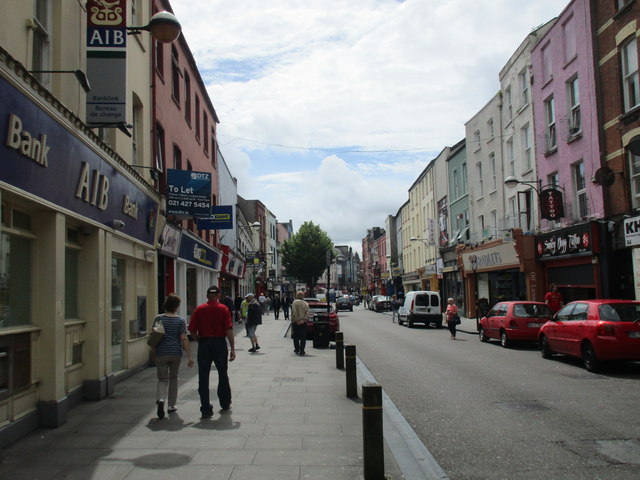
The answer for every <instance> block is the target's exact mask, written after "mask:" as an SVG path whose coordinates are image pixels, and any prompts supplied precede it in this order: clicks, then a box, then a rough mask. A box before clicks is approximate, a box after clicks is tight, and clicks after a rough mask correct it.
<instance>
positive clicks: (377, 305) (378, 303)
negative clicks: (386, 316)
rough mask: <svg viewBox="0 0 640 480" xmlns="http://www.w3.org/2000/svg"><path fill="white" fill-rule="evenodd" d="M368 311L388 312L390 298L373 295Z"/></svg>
mask: <svg viewBox="0 0 640 480" xmlns="http://www.w3.org/2000/svg"><path fill="white" fill-rule="evenodd" d="M369 310H373V311H374V312H382V311H387V312H388V311H390V310H391V297H387V296H386V295H374V296H373V298H372V299H371V303H370V305H369Z"/></svg>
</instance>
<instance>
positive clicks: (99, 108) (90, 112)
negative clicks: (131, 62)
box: [87, 0, 127, 125]
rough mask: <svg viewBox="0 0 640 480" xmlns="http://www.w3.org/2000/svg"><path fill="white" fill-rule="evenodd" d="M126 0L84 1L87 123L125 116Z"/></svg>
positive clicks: (114, 121)
mask: <svg viewBox="0 0 640 480" xmlns="http://www.w3.org/2000/svg"><path fill="white" fill-rule="evenodd" d="M126 26H127V0H113V1H110V2H104V1H100V0H88V1H87V78H88V79H89V83H90V84H91V91H90V92H89V93H87V123H88V124H89V125H110V124H119V123H124V122H126V120H127V116H126V114H127V101H126V99H127V28H126Z"/></svg>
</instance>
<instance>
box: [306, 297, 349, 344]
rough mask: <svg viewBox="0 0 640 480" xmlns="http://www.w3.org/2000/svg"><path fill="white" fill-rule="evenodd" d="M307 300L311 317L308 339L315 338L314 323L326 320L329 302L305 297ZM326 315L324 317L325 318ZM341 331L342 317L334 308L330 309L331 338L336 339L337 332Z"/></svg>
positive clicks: (308, 321)
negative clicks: (340, 317) (339, 316)
mask: <svg viewBox="0 0 640 480" xmlns="http://www.w3.org/2000/svg"><path fill="white" fill-rule="evenodd" d="M304 301H305V302H307V304H308V305H309V319H308V320H307V339H308V340H310V339H312V338H313V324H314V323H315V322H316V321H318V320H324V318H326V315H327V302H323V301H322V300H318V299H317V298H305V299H304ZM323 317H324V318H323ZM339 331H340V319H339V318H338V314H337V313H336V312H335V311H334V309H332V308H331V309H330V313H329V339H330V340H335V339H336V332H339Z"/></svg>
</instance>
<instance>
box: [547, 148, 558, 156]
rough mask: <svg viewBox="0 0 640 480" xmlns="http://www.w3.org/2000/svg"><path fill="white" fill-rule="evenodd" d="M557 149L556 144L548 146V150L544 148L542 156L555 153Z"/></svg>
mask: <svg viewBox="0 0 640 480" xmlns="http://www.w3.org/2000/svg"><path fill="white" fill-rule="evenodd" d="M557 151H558V146H557V145H556V146H555V147H552V148H549V149H548V150H545V152H544V156H545V157H549V156H551V155H553V154H554V153H556V152H557Z"/></svg>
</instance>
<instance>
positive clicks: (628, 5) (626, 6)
mask: <svg viewBox="0 0 640 480" xmlns="http://www.w3.org/2000/svg"><path fill="white" fill-rule="evenodd" d="M633 2H635V0H629V1H628V2H627V4H626V5H624V6H623V7H622V8H621V9H620V10H618V11H617V12H616V13H615V14H614V15H613V18H614V19H617V18H618V17H619V16H620V15H623V14H624V13H625V12H626V11H627V10H629V8H630V7H631V5H633Z"/></svg>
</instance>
